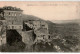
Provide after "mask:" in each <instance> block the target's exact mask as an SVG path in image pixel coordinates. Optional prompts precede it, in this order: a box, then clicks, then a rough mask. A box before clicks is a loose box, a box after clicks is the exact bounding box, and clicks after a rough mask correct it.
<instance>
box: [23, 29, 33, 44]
mask: <svg viewBox="0 0 80 54" xmlns="http://www.w3.org/2000/svg"><path fill="white" fill-rule="evenodd" d="M22 41H23V42H24V43H25V44H28V45H32V44H33V41H34V35H33V30H30V31H23V32H22Z"/></svg>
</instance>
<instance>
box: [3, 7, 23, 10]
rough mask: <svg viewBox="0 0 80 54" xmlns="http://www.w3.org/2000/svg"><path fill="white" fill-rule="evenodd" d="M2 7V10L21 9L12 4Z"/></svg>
mask: <svg viewBox="0 0 80 54" xmlns="http://www.w3.org/2000/svg"><path fill="white" fill-rule="evenodd" d="M2 9H4V10H12V11H23V10H21V9H20V8H16V7H12V6H5V7H3V8H2Z"/></svg>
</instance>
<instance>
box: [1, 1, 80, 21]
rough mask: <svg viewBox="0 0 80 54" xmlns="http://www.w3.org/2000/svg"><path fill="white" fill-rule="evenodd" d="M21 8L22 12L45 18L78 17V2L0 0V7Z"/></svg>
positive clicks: (64, 18) (65, 18)
mask: <svg viewBox="0 0 80 54" xmlns="http://www.w3.org/2000/svg"><path fill="white" fill-rule="evenodd" d="M3 6H13V7H18V8H21V9H22V10H24V11H23V13H24V14H28V15H34V16H37V17H40V18H42V19H45V20H73V19H79V18H80V16H79V2H0V7H3Z"/></svg>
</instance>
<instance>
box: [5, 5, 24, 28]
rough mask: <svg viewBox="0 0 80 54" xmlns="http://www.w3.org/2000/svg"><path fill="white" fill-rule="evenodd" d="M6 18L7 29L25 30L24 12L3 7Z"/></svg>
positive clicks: (14, 8)
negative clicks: (23, 22)
mask: <svg viewBox="0 0 80 54" xmlns="http://www.w3.org/2000/svg"><path fill="white" fill-rule="evenodd" d="M3 12H4V18H5V20H6V21H7V25H8V26H7V29H23V24H22V18H21V17H22V10H21V9H20V8H16V7H11V6H8V7H6V6H5V7H3Z"/></svg>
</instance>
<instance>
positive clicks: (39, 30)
mask: <svg viewBox="0 0 80 54" xmlns="http://www.w3.org/2000/svg"><path fill="white" fill-rule="evenodd" d="M24 24H26V25H27V26H28V27H30V28H31V29H32V30H34V33H35V34H36V39H35V42H36V41H40V40H43V41H46V40H48V38H49V33H48V25H47V23H46V22H45V21H42V20H28V21H25V22H24Z"/></svg>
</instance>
